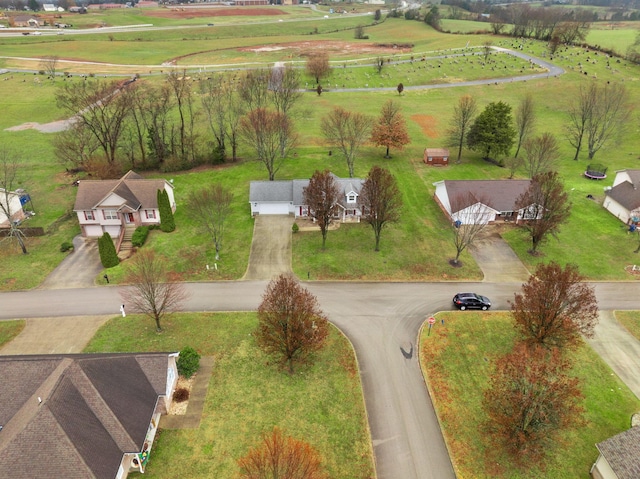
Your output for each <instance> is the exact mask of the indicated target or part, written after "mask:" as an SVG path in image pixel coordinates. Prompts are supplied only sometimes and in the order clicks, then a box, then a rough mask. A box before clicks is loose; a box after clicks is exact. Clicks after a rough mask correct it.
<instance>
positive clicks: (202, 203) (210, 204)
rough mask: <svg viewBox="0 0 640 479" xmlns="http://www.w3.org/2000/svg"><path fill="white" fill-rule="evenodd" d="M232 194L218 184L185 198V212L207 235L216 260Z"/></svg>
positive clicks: (194, 192) (218, 257)
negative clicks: (214, 251) (212, 246)
mask: <svg viewBox="0 0 640 479" xmlns="http://www.w3.org/2000/svg"><path fill="white" fill-rule="evenodd" d="M232 201H233V193H231V191H229V190H228V189H227V188H225V187H224V186H222V185H221V184H219V183H215V184H211V185H208V186H206V187H205V188H202V189H201V190H197V191H192V192H191V193H190V194H189V196H188V197H187V211H188V214H189V215H191V216H192V217H193V218H194V219H195V220H196V221H198V222H199V224H200V226H201V227H202V228H203V229H204V230H205V231H206V232H207V233H208V234H209V236H210V237H211V240H212V241H213V244H214V246H215V248H216V260H218V259H220V250H221V249H222V241H223V239H224V228H225V221H226V219H227V218H228V216H229V214H230V213H231V202H232Z"/></svg>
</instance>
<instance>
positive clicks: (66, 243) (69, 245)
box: [60, 241, 73, 253]
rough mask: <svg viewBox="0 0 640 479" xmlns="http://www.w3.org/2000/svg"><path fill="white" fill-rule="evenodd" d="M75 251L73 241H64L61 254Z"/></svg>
mask: <svg viewBox="0 0 640 479" xmlns="http://www.w3.org/2000/svg"><path fill="white" fill-rule="evenodd" d="M71 249H73V243H72V242H71V241H64V242H63V243H62V244H61V245H60V252H61V253H66V252H67V251H69V250H71Z"/></svg>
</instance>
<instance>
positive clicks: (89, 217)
mask: <svg viewBox="0 0 640 479" xmlns="http://www.w3.org/2000/svg"><path fill="white" fill-rule="evenodd" d="M84 219H85V220H89V221H93V220H95V219H96V217H95V216H93V211H85V212H84Z"/></svg>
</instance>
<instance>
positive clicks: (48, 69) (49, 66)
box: [40, 55, 60, 79]
mask: <svg viewBox="0 0 640 479" xmlns="http://www.w3.org/2000/svg"><path fill="white" fill-rule="evenodd" d="M59 60H60V58H59V57H58V56H57V55H50V56H46V57H44V58H43V60H42V63H41V64H40V68H41V69H42V70H44V72H45V74H46V75H47V76H50V77H51V78H52V79H54V78H55V77H56V72H57V71H58V61H59Z"/></svg>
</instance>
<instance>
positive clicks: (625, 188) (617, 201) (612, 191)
mask: <svg viewBox="0 0 640 479" xmlns="http://www.w3.org/2000/svg"><path fill="white" fill-rule="evenodd" d="M602 206H604V207H605V208H606V209H607V210H608V211H609V212H610V213H611V214H613V215H614V216H616V217H617V218H618V219H619V220H620V221H622V222H624V223H626V224H629V223H631V222H634V223H637V222H638V221H640V170H620V171H616V178H615V179H614V180H613V186H612V187H611V188H609V189H606V190H605V197H604V201H603V203H602ZM634 218H635V220H634Z"/></svg>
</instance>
